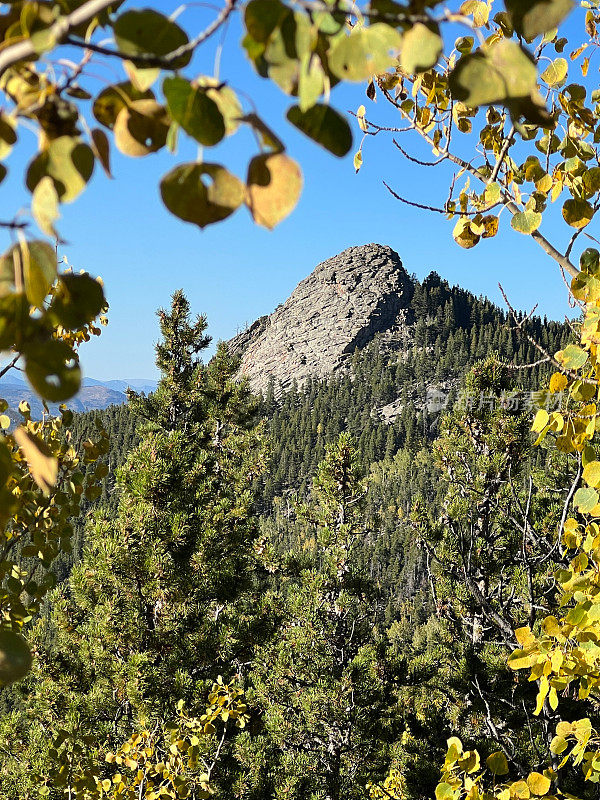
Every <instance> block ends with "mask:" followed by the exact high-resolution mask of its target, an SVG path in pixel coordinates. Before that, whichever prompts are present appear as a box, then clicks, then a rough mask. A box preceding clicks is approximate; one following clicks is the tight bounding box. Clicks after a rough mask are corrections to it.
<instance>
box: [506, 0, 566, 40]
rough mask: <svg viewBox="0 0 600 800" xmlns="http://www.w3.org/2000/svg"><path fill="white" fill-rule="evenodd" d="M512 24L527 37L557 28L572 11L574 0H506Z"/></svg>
mask: <svg viewBox="0 0 600 800" xmlns="http://www.w3.org/2000/svg"><path fill="white" fill-rule="evenodd" d="M505 4H506V9H507V11H509V13H510V16H511V21H512V24H513V25H514V27H515V30H517V31H518V32H519V33H520V34H522V36H524V37H525V39H534V38H535V37H536V36H538V35H539V34H540V33H546V31H550V30H552V29H553V28H557V27H558V25H559V23H561V22H562V21H563V19H564V18H565V17H566V16H567V15H568V14H569V13H570V11H571V10H572V8H573V6H574V3H573V2H572V0H506V3H505Z"/></svg>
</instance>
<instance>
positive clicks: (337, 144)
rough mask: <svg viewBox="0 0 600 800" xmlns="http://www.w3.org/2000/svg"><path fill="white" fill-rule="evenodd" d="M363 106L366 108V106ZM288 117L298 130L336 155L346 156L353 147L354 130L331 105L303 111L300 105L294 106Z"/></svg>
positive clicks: (315, 106) (320, 105)
mask: <svg viewBox="0 0 600 800" xmlns="http://www.w3.org/2000/svg"><path fill="white" fill-rule="evenodd" d="M362 108H363V110H364V106H362ZM287 118H288V120H289V121H290V122H291V123H292V125H294V126H295V127H296V128H298V130H301V131H302V133H304V134H306V136H308V137H310V138H311V139H312V140H313V141H315V142H317V144H320V145H321V146H322V147H324V148H325V149H326V150H329V152H330V153H333V155H335V156H339V157H342V156H345V155H346V153H348V151H349V150H350V148H351V147H352V131H351V130H350V125H349V124H348V121H347V120H346V119H345V118H344V117H342V115H341V114H338V112H337V111H335V110H334V109H333V108H331V106H327V105H322V104H317V105H314V106H312V108H309V109H308V111H302V110H301V109H300V106H292V107H291V108H290V109H289V110H288V112H287ZM363 119H364V116H363Z"/></svg>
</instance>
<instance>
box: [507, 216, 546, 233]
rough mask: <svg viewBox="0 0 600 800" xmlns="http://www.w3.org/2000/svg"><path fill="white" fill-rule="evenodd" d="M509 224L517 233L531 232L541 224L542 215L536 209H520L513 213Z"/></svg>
mask: <svg viewBox="0 0 600 800" xmlns="http://www.w3.org/2000/svg"><path fill="white" fill-rule="evenodd" d="M510 224H511V226H512V227H513V228H514V229H515V230H516V231H519V233H525V234H531V233H533V232H534V231H537V229H538V228H539V227H540V225H541V224H542V215H541V214H539V213H538V212H537V211H521V212H519V213H518V214H514V215H513V217H512V219H511V221H510Z"/></svg>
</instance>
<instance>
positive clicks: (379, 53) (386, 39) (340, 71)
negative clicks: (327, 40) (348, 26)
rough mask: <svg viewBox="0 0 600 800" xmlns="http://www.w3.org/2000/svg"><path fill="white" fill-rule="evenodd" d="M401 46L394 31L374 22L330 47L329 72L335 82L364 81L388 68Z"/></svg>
mask: <svg viewBox="0 0 600 800" xmlns="http://www.w3.org/2000/svg"><path fill="white" fill-rule="evenodd" d="M401 46H402V38H401V36H400V34H399V33H398V31H397V30H396V29H395V28H392V27H390V26H389V25H386V24H385V23H383V22H376V23H374V24H373V25H370V26H369V27H368V28H359V27H356V28H354V29H353V30H352V31H351V32H350V34H349V35H348V36H344V37H342V38H341V39H339V40H338V41H337V43H336V44H334V45H333V48H332V50H331V52H330V55H329V68H330V69H331V71H332V72H333V73H334V75H336V76H337V77H338V78H341V79H343V80H347V81H363V80H367V78H370V77H371V75H377V74H378V73H380V72H385V70H386V69H387V68H388V67H389V66H391V64H392V63H393V61H394V58H395V55H396V54H397V53H398V51H399V50H400V48H401Z"/></svg>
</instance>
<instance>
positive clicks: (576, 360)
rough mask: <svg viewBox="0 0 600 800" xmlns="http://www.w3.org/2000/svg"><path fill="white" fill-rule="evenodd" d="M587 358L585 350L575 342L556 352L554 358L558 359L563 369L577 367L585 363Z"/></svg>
mask: <svg viewBox="0 0 600 800" xmlns="http://www.w3.org/2000/svg"><path fill="white" fill-rule="evenodd" d="M587 358H588V355H587V353H586V351H585V350H583V349H582V348H581V347H578V346H577V345H576V344H569V345H567V346H566V347H565V349H564V350H559V351H558V352H557V353H556V360H557V361H560V363H561V364H562V365H563V367H564V368H565V369H579V367H582V366H583V365H584V364H585V362H586V361H587Z"/></svg>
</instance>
